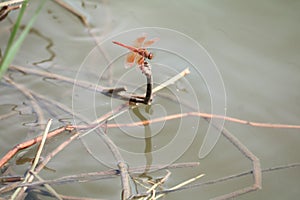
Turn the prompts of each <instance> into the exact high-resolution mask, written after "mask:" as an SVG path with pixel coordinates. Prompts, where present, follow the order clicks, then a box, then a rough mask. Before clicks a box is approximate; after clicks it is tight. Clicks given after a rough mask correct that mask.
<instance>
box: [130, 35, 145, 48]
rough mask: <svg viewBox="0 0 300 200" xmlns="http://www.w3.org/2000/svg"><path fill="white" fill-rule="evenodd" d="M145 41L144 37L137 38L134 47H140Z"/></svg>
mask: <svg viewBox="0 0 300 200" xmlns="http://www.w3.org/2000/svg"><path fill="white" fill-rule="evenodd" d="M145 39H146V36H145V35H143V36H141V37H138V38H137V39H136V40H135V41H134V43H133V45H134V47H137V48H139V47H141V46H142V45H143V43H144V41H145Z"/></svg>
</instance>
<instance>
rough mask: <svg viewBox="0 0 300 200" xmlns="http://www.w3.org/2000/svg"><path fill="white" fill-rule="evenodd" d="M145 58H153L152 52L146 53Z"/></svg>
mask: <svg viewBox="0 0 300 200" xmlns="http://www.w3.org/2000/svg"><path fill="white" fill-rule="evenodd" d="M147 58H148V59H149V60H151V59H152V58H153V53H151V52H150V53H149V54H148V56H147Z"/></svg>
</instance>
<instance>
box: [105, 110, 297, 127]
mask: <svg viewBox="0 0 300 200" xmlns="http://www.w3.org/2000/svg"><path fill="white" fill-rule="evenodd" d="M191 116H195V117H202V118H205V119H212V118H215V119H223V120H226V121H230V122H234V123H239V124H244V125H249V126H255V127H264V128H290V129H300V125H289V124H271V123H260V122H251V121H246V120H242V119H238V118H234V117H227V116H223V115H214V114H209V113H201V112H187V113H179V114H174V115H168V116H165V117H158V118H154V119H150V120H145V121H139V122H133V123H128V124H107V127H108V128H116V127H135V126H145V125H148V124H152V123H158V122H163V121H168V120H173V119H179V118H183V117H191Z"/></svg>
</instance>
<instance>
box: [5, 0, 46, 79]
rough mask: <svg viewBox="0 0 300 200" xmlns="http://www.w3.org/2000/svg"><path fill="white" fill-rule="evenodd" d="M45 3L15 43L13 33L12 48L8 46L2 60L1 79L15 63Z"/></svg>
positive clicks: (10, 41)
mask: <svg viewBox="0 0 300 200" xmlns="http://www.w3.org/2000/svg"><path fill="white" fill-rule="evenodd" d="M26 2H27V1H26ZM45 3H46V0H42V1H41V2H40V4H39V6H38V8H37V9H36V10H35V12H34V14H33V16H32V18H31V19H30V20H29V22H28V24H27V26H26V27H25V29H24V30H23V31H22V33H21V34H20V36H19V37H18V38H17V39H16V40H15V41H14V37H15V35H16V33H12V34H13V36H11V37H13V38H12V39H9V45H10V46H8V47H7V48H6V51H5V54H4V56H3V58H2V60H1V65H0V79H1V77H2V76H3V74H4V73H5V71H6V70H7V68H8V67H9V65H10V63H11V62H12V61H13V59H14V57H15V55H16V54H17V52H18V50H19V49H20V47H21V45H22V43H23V41H24V39H25V38H26V36H27V34H28V33H29V31H30V29H31V27H32V26H33V24H34V22H35V20H36V19H37V17H38V15H39V13H40V11H41V10H42V8H43V6H44V4H45ZM24 7H25V6H24ZM22 9H25V8H23V6H22ZM21 11H22V10H21ZM21 11H20V12H21ZM23 12H24V11H23ZM20 15H21V14H19V16H20ZM22 15H23V14H22ZM21 18H22V16H21V17H20V19H21ZM18 19H19V17H18ZM19 23H20V22H19ZM18 26H19V25H18ZM14 28H15V27H14ZM17 29H18V28H16V30H15V31H17ZM13 32H14V31H13Z"/></svg>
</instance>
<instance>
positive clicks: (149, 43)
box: [143, 38, 159, 47]
mask: <svg viewBox="0 0 300 200" xmlns="http://www.w3.org/2000/svg"><path fill="white" fill-rule="evenodd" d="M158 40H159V38H152V39H151V40H147V41H145V42H144V45H143V46H144V47H148V46H150V45H152V44H153V43H155V42H157V41H158Z"/></svg>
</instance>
